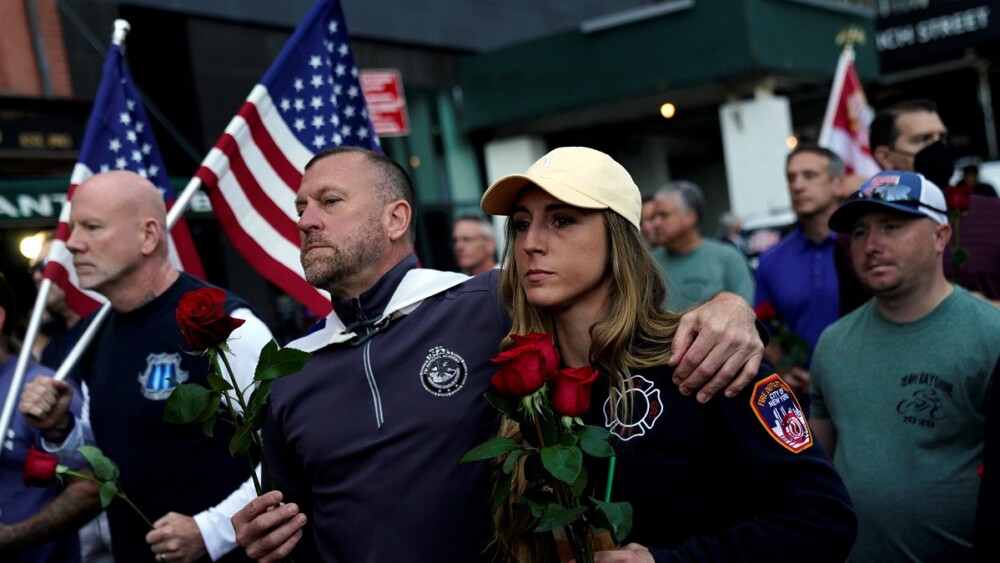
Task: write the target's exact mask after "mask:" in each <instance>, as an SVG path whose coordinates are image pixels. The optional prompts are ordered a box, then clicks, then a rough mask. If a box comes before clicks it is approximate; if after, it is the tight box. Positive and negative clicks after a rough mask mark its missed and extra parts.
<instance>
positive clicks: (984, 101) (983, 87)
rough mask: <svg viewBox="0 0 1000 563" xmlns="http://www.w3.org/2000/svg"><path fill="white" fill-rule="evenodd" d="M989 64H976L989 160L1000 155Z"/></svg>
mask: <svg viewBox="0 0 1000 563" xmlns="http://www.w3.org/2000/svg"><path fill="white" fill-rule="evenodd" d="M987 66H988V65H987V63H986V62H982V63H980V64H978V65H976V72H977V73H979V107H981V108H982V110H983V128H984V129H985V131H986V150H987V152H988V153H989V154H988V158H987V160H996V159H997V158H998V157H1000V149H998V148H997V124H996V120H995V119H994V117H993V95H992V92H991V89H990V76H989V73H988V72H987Z"/></svg>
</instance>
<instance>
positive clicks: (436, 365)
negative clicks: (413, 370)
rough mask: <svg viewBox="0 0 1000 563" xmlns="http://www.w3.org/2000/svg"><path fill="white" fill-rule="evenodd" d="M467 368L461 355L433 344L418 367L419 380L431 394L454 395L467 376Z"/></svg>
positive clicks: (439, 395)
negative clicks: (421, 364)
mask: <svg viewBox="0 0 1000 563" xmlns="http://www.w3.org/2000/svg"><path fill="white" fill-rule="evenodd" d="M468 374H469V368H468V367H466V365H465V359H463V358H462V356H459V355H458V354H456V353H454V352H452V351H451V350H448V349H447V348H445V347H444V346H435V347H434V348H431V349H430V350H429V351H428V352H427V359H426V360H424V365H423V366H421V367H420V382H421V383H422V384H423V386H424V389H426V390H427V391H429V392H430V393H431V394H432V395H437V396H438V397H447V396H449V395H454V394H455V393H457V392H458V390H459V389H461V388H462V386H464V385H465V380H466V378H467V377H468Z"/></svg>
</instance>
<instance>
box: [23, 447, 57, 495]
mask: <svg viewBox="0 0 1000 563" xmlns="http://www.w3.org/2000/svg"><path fill="white" fill-rule="evenodd" d="M57 465H59V458H57V457H56V456H54V455H52V454H47V453H45V452H40V451H38V450H36V449H35V446H31V447H29V448H28V456H27V457H26V458H24V471H23V472H22V474H21V477H22V478H23V479H24V484H25V485H27V486H29V487H48V486H49V485H51V484H53V483H55V482H56V466H57Z"/></svg>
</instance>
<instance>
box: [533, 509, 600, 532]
mask: <svg viewBox="0 0 1000 563" xmlns="http://www.w3.org/2000/svg"><path fill="white" fill-rule="evenodd" d="M586 512H587V507H586V506H574V507H572V508H567V507H565V506H562V505H560V504H556V503H552V504H550V505H548V506H546V507H545V511H544V512H543V513H542V516H541V518H539V519H538V525H537V526H535V531H536V532H549V531H552V530H554V529H556V528H562V527H564V526H568V525H570V524H572V523H573V522H576V521H577V520H579V519H580V517H581V516H583V515H584V513H586Z"/></svg>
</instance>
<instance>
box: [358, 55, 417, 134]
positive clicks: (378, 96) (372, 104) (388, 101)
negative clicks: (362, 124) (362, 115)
mask: <svg viewBox="0 0 1000 563" xmlns="http://www.w3.org/2000/svg"><path fill="white" fill-rule="evenodd" d="M361 89H362V90H363V91H364V93H365V102H366V103H367V104H368V114H369V115H370V116H371V118H372V125H374V126H375V133H376V134H377V135H378V136H379V137H402V136H404V135H409V134H410V119H409V117H408V116H407V115H406V96H405V95H404V94H403V79H402V78H401V77H400V76H399V71H398V70H395V69H374V70H362V71H361Z"/></svg>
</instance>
